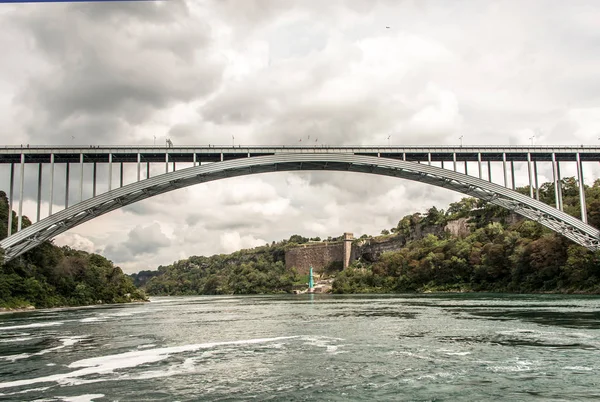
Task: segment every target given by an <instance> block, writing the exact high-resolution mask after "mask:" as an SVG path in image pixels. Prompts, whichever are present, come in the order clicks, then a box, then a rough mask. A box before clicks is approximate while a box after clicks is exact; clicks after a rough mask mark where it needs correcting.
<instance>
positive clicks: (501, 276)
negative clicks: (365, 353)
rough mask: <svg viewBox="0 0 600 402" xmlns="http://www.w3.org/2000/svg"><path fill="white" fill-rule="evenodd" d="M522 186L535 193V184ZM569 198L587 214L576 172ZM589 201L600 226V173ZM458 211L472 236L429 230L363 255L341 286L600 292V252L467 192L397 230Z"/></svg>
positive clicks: (438, 221) (571, 206) (545, 192)
mask: <svg viewBox="0 0 600 402" xmlns="http://www.w3.org/2000/svg"><path fill="white" fill-rule="evenodd" d="M519 191H521V192H523V193H525V194H529V188H528V187H526V188H521V189H519ZM540 200H542V201H544V202H546V203H548V204H550V205H553V204H554V186H553V185H552V184H548V183H547V184H544V185H543V186H542V187H541V188H540ZM563 201H564V210H565V212H567V213H569V214H570V215H573V216H577V217H580V216H581V214H580V205H579V193H578V187H577V183H576V182H575V180H574V179H573V178H567V179H565V180H564V188H563ZM586 206H587V210H588V219H589V223H590V224H591V225H593V226H595V227H600V180H598V181H596V182H595V183H594V185H593V186H592V187H587V186H586ZM458 218H468V221H469V223H470V226H471V233H470V234H469V235H468V236H466V237H464V238H459V237H456V236H451V235H449V234H446V235H444V236H439V237H438V236H434V235H427V236H426V237H424V238H422V239H418V240H415V241H411V242H409V243H407V244H406V246H405V247H404V248H402V249H400V250H398V251H395V252H390V253H385V254H383V255H382V256H381V258H380V259H379V260H378V261H376V262H374V263H367V262H365V261H356V262H354V263H353V264H352V266H351V267H350V268H349V269H347V270H345V271H343V272H341V273H340V274H339V275H338V276H337V278H336V281H335V282H334V284H333V291H334V292H335V293H369V292H378V293H379V292H381V293H388V292H427V291H486V292H585V293H600V253H598V252H596V253H592V252H590V251H588V250H587V249H586V248H584V247H581V246H579V245H576V244H574V243H573V242H571V241H570V240H568V239H566V238H565V237H563V236H561V235H558V234H556V233H555V232H552V231H550V230H549V229H546V228H545V227H543V226H542V225H540V224H539V223H537V222H533V221H530V220H525V219H522V218H518V217H516V216H513V215H511V214H510V213H509V211H508V210H506V209H503V208H500V207H497V206H494V205H491V204H486V203H484V202H482V201H480V200H476V199H473V198H465V199H462V200H461V201H459V202H457V203H453V204H451V205H450V207H449V208H448V210H447V211H443V210H438V209H436V208H431V209H429V211H427V213H426V214H423V215H421V214H414V215H409V216H405V217H404V218H402V219H401V220H400V221H399V222H398V225H397V226H396V227H395V228H392V232H395V233H397V234H401V235H404V236H407V237H410V234H411V232H414V231H415V228H416V227H417V226H419V225H420V226H428V225H445V224H446V223H447V222H448V221H451V220H455V219H458ZM515 218H517V219H515Z"/></svg>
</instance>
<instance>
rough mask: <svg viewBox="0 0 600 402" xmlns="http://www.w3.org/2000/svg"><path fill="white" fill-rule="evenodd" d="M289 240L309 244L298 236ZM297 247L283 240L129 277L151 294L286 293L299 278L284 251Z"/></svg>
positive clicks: (293, 243)
mask: <svg viewBox="0 0 600 402" xmlns="http://www.w3.org/2000/svg"><path fill="white" fill-rule="evenodd" d="M291 239H292V240H296V241H300V242H305V241H308V239H307V238H302V237H301V236H297V237H296V236H292V238H291ZM297 244H298V243H295V242H294V241H290V240H284V241H281V242H278V243H275V242H274V243H272V244H271V245H265V246H262V247H257V248H254V249H250V250H240V251H236V252H235V253H232V254H226V255H225V254H221V255H213V256H212V257H190V258H188V259H185V260H180V261H177V262H175V263H173V264H172V265H169V266H160V267H158V271H141V272H139V273H137V274H133V275H132V277H133V278H134V281H136V282H137V283H140V284H141V285H143V287H144V289H145V291H146V292H147V293H148V294H150V295H198V294H204V295H219V294H264V293H288V292H291V291H292V288H293V286H294V284H295V283H296V282H297V281H298V277H297V275H296V272H295V271H293V270H292V271H290V270H287V269H286V268H285V250H286V248H288V247H295V246H296V245H297Z"/></svg>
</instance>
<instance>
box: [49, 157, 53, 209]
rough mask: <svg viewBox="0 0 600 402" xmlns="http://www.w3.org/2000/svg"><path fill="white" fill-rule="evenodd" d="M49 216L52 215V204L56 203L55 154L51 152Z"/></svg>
mask: <svg viewBox="0 0 600 402" xmlns="http://www.w3.org/2000/svg"><path fill="white" fill-rule="evenodd" d="M48 202H49V204H50V205H49V206H48V216H50V215H52V204H53V203H54V154H50V196H49V200H48Z"/></svg>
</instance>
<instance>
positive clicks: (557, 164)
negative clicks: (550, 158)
mask: <svg viewBox="0 0 600 402" xmlns="http://www.w3.org/2000/svg"><path fill="white" fill-rule="evenodd" d="M556 175H557V177H556V178H557V179H558V209H560V210H561V211H562V210H563V197H562V179H561V178H560V162H559V161H558V160H557V161H556Z"/></svg>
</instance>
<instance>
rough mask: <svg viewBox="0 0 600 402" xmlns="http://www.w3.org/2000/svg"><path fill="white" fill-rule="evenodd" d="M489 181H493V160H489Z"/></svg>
mask: <svg viewBox="0 0 600 402" xmlns="http://www.w3.org/2000/svg"><path fill="white" fill-rule="evenodd" d="M488 181H489V182H490V183H491V182H492V161H491V160H488Z"/></svg>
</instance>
